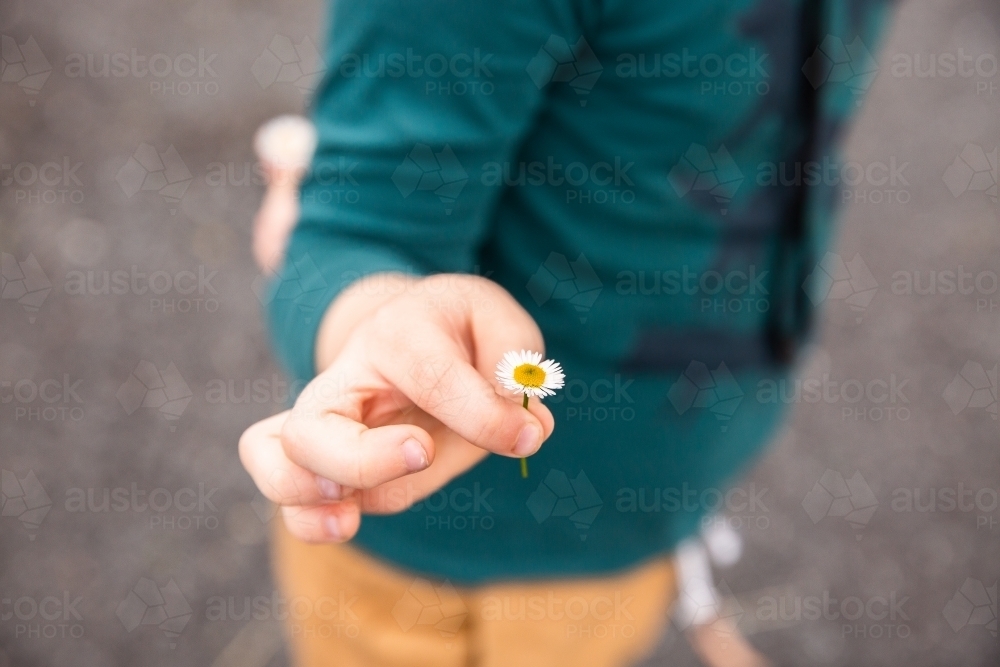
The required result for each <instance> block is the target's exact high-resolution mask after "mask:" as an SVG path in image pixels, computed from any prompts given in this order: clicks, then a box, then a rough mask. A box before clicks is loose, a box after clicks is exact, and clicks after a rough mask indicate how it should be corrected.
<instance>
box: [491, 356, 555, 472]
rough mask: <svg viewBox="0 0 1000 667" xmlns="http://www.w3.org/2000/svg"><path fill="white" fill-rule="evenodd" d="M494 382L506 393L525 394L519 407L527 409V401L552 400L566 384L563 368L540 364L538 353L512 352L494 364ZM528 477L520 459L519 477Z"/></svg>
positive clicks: (541, 362) (553, 362) (545, 363)
mask: <svg viewBox="0 0 1000 667" xmlns="http://www.w3.org/2000/svg"><path fill="white" fill-rule="evenodd" d="M496 377H497V381H498V382H499V383H500V384H501V385H502V386H503V388H504V389H506V390H507V391H510V392H513V393H515V394H524V402H522V403H521V405H522V406H524V408H525V409H526V410H527V409H528V398H530V397H531V396H537V397H538V398H541V397H543V396H552V395H553V394H555V393H556V389H562V386H563V384H564V383H565V382H566V376H565V375H564V374H563V370H562V367H561V366H560V365H559V364H558V363H556V362H555V361H552V360H551V359H546V360H545V361H542V355H541V353H540V352H529V351H527V350H521V352H520V353H518V352H516V351H514V350H511V351H510V352H508V353H506V354H505V355H503V359H501V360H500V363H498V364H497V371H496ZM527 476H528V460H527V459H524V458H522V459H521V477H525V478H527Z"/></svg>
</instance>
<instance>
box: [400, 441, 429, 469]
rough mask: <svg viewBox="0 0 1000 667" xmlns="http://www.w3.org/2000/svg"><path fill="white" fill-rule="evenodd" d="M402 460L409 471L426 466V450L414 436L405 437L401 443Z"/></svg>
mask: <svg viewBox="0 0 1000 667" xmlns="http://www.w3.org/2000/svg"><path fill="white" fill-rule="evenodd" d="M403 460H404V461H406V467H407V468H408V469H409V470H410V472H417V471H418V470H423V469H424V468H426V467H427V452H425V451H424V446H423V445H421V444H420V441H418V440H417V439H415V438H407V440H406V441H405V442H404V443H403Z"/></svg>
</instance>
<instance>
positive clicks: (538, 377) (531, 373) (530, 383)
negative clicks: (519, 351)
mask: <svg viewBox="0 0 1000 667" xmlns="http://www.w3.org/2000/svg"><path fill="white" fill-rule="evenodd" d="M514 382H516V383H518V384H519V385H521V386H522V387H530V388H532V389H538V388H539V387H541V386H542V385H543V384H545V371H543V370H542V369H541V368H540V367H538V366H536V365H534V364H521V365H520V366H518V367H517V368H515V369H514Z"/></svg>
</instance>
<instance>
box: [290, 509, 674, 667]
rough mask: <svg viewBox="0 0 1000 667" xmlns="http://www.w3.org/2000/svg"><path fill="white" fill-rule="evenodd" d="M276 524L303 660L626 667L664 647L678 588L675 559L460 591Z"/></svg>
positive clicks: (328, 666) (336, 666) (394, 666)
mask: <svg viewBox="0 0 1000 667" xmlns="http://www.w3.org/2000/svg"><path fill="white" fill-rule="evenodd" d="M274 523H275V524H276V525H277V526H278V528H277V530H276V534H275V536H274V541H273V549H274V564H275V570H276V576H277V579H278V582H279V585H280V586H281V588H282V592H283V594H284V596H285V598H286V599H287V602H288V612H289V614H288V622H287V633H288V638H289V644H290V647H291V653H292V658H293V661H294V664H295V665H296V666H297V667H362V666H364V667H535V666H537V667H558V666H559V665H567V666H569V665H572V666H573V667H588V666H593V667H619V666H620V667H625V666H627V665H630V664H632V663H634V662H636V661H638V660H640V659H641V658H643V657H644V656H645V655H647V654H648V653H649V652H650V651H651V650H652V649H653V648H654V647H655V645H656V642H657V640H658V639H659V637H660V634H661V632H662V630H663V628H664V626H665V623H666V621H667V618H668V610H669V607H670V605H671V603H672V602H673V599H674V597H675V595H676V588H675V581H674V570H673V566H672V564H671V561H670V560H669V559H667V558H663V559H659V560H656V561H652V562H650V563H648V564H646V565H643V566H641V567H639V568H636V569H634V570H631V571H628V572H625V573H623V574H619V575H615V576H609V577H601V578H592V579H570V580H543V581H531V582H523V583H504V584H491V585H486V586H480V587H474V588H456V587H453V586H452V585H451V584H449V583H448V582H446V581H444V582H442V581H429V580H427V579H423V578H421V577H418V576H414V575H411V574H408V573H406V572H404V571H401V570H397V569H395V568H394V567H392V566H390V565H388V564H386V563H383V562H381V561H378V560H375V559H373V558H371V557H370V556H367V555H365V554H363V553H362V552H360V551H358V550H357V549H354V548H352V547H350V546H347V545H324V546H316V545H308V544H305V543H303V542H300V541H299V540H297V539H295V538H294V537H292V536H291V535H289V534H288V532H287V531H286V530H285V529H284V526H283V524H282V522H281V521H280V520H278V521H275V522H274Z"/></svg>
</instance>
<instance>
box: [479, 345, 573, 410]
mask: <svg viewBox="0 0 1000 667" xmlns="http://www.w3.org/2000/svg"><path fill="white" fill-rule="evenodd" d="M496 375H497V380H498V381H499V382H500V384H501V385H502V386H503V388H504V389H506V390H507V391H511V392H514V393H515V394H524V398H525V403H527V399H528V397H529V396H537V397H539V398H541V397H542V396H552V395H553V394H555V393H556V392H555V390H556V389H562V386H563V383H564V382H565V381H566V376H565V375H564V374H563V371H562V367H561V366H560V365H559V364H558V363H556V362H555V361H552V360H551V359H546V360H545V361H542V354H541V353H540V352H528V351H527V350H521V351H520V352H515V351H513V350H512V351H510V352H508V353H507V354H505V355H503V359H501V360H500V363H498V364H497V373H496Z"/></svg>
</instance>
